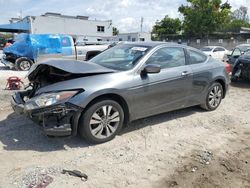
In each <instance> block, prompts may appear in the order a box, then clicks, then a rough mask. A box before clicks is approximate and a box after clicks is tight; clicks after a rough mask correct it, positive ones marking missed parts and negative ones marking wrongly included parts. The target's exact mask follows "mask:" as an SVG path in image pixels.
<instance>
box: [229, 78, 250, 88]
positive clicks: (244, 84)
mask: <svg viewBox="0 0 250 188" xmlns="http://www.w3.org/2000/svg"><path fill="white" fill-rule="evenodd" d="M231 86H232V87H237V88H242V89H250V80H240V81H237V82H232V83H231Z"/></svg>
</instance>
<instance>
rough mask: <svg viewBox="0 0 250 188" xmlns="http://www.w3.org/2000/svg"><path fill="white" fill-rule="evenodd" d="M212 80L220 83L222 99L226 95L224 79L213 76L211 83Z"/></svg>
mask: <svg viewBox="0 0 250 188" xmlns="http://www.w3.org/2000/svg"><path fill="white" fill-rule="evenodd" d="M214 82H218V83H220V84H221V86H222V89H223V99H224V98H225V96H226V91H227V88H226V81H225V80H224V79H223V78H221V77H218V78H215V79H214V80H213V82H212V83H211V84H213V83H214Z"/></svg>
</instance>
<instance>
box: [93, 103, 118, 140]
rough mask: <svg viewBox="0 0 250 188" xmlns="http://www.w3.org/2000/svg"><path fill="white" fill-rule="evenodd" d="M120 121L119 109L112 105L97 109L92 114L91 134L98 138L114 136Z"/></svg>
mask: <svg viewBox="0 0 250 188" xmlns="http://www.w3.org/2000/svg"><path fill="white" fill-rule="evenodd" d="M119 123H120V114H119V111H118V110H117V109H116V108H115V107H114V106H111V105H105V106H102V107H100V108H99V109H97V110H96V111H95V112H94V113H93V115H92V116H91V119H90V122H89V126H90V131H91V134H92V135H93V136H94V137H96V138H98V139H105V138H108V137H110V136H112V135H113V134H114V133H115V131H116V130H117V128H118V126H119Z"/></svg>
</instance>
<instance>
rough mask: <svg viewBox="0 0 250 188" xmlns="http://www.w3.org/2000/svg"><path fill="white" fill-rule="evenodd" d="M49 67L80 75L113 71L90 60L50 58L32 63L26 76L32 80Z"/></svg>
mask: <svg viewBox="0 0 250 188" xmlns="http://www.w3.org/2000/svg"><path fill="white" fill-rule="evenodd" d="M51 68H55V69H57V70H61V71H65V72H66V73H70V74H78V75H82V76H84V75H93V74H101V73H112V72H115V70H112V69H108V68H105V67H103V66H100V65H97V64H95V63H91V62H86V61H76V60H65V59H50V60H47V61H44V62H41V63H36V64H34V65H33V66H32V67H31V69H30V71H29V72H28V75H27V77H28V79H29V80H30V81H34V80H35V79H36V77H37V76H39V75H40V74H44V71H45V70H46V69H51Z"/></svg>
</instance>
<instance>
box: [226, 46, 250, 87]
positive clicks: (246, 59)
mask: <svg viewBox="0 0 250 188" xmlns="http://www.w3.org/2000/svg"><path fill="white" fill-rule="evenodd" d="M241 79H242V80H250V51H249V50H248V51H246V52H245V53H244V54H242V55H240V56H239V57H238V59H237V60H236V61H235V63H234V64H233V69H232V76H231V81H232V82H235V81H238V80H241Z"/></svg>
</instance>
